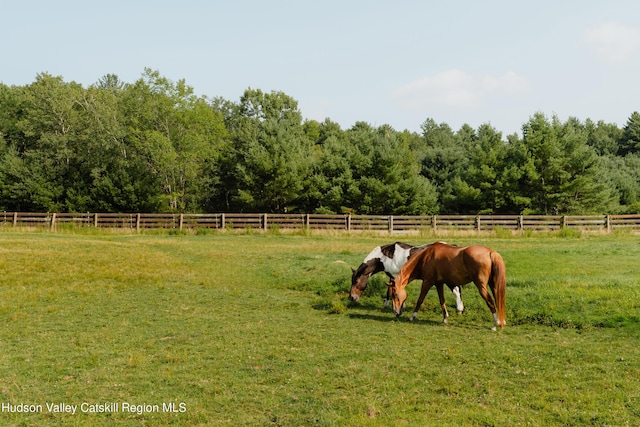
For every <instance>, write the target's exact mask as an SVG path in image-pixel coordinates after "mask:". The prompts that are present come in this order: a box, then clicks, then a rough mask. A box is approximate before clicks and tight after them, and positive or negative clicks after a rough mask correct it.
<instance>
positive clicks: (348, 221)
mask: <svg viewBox="0 0 640 427" xmlns="http://www.w3.org/2000/svg"><path fill="white" fill-rule="evenodd" d="M347 231H351V214H349V215H347Z"/></svg>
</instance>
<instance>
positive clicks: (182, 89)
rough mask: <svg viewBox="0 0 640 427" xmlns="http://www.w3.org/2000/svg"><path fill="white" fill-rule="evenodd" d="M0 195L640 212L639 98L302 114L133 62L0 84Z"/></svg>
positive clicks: (143, 208)
mask: <svg viewBox="0 0 640 427" xmlns="http://www.w3.org/2000/svg"><path fill="white" fill-rule="evenodd" d="M0 208H1V209H3V210H5V211H45V212H88V211H91V212H274V213H275V212H305V213H354V214H398V215H399V214H407V215H418V214H436V213H438V214H447V213H452V214H501V213H505V214H507V213H508V214H601V213H638V212H640V114H639V113H638V112H633V113H632V114H631V115H630V117H629V119H628V121H627V123H626V125H625V126H624V127H622V128H619V127H618V126H617V125H615V124H610V123H605V122H603V121H598V122H595V121H592V120H591V119H587V120H586V121H585V122H581V121H580V120H578V119H576V118H569V119H568V120H566V121H561V120H559V119H558V118H557V117H556V116H553V117H551V118H549V117H547V116H545V115H544V114H542V113H535V114H533V116H531V117H530V118H529V119H528V121H526V122H525V123H523V125H522V136H519V135H518V134H513V135H507V136H506V137H503V135H502V133H501V132H499V131H498V130H496V129H495V128H493V127H492V126H491V125H489V124H483V125H481V126H480V127H479V128H477V129H474V128H472V127H471V126H469V125H463V126H462V127H461V128H460V129H458V130H457V131H454V130H453V129H451V127H450V126H448V125H447V124H446V123H436V122H435V121H434V120H433V119H430V118H427V119H426V120H425V121H424V123H423V124H422V126H421V132H410V131H407V130H404V131H398V130H395V129H393V128H392V127H391V126H388V125H382V126H378V127H375V126H372V125H370V124H368V123H365V122H358V123H356V124H354V125H353V126H352V127H351V128H349V129H342V128H341V127H340V126H339V125H338V124H337V123H335V122H333V121H331V120H330V119H325V120H324V121H323V122H318V121H315V120H304V119H303V116H302V113H301V111H300V110H299V108H298V103H297V101H296V100H295V99H293V98H292V97H290V96H288V95H286V94H285V93H282V92H277V91H273V92H269V93H267V92H263V91H262V90H259V89H251V88H249V89H247V90H245V92H244V93H243V94H242V96H241V97H240V99H239V101H230V100H226V99H223V98H219V97H218V98H207V97H204V96H197V95H196V94H195V93H194V90H193V88H192V87H190V86H188V85H187V84H186V83H185V81H184V80H180V81H177V82H174V81H171V80H169V79H167V78H165V77H163V76H162V75H161V74H160V73H159V72H158V71H155V70H150V69H145V71H144V73H143V74H142V76H141V77H140V79H138V80H137V81H135V82H134V83H125V82H122V81H121V80H120V79H119V78H118V77H117V76H115V75H112V74H108V75H105V76H104V77H103V78H101V79H100V80H99V81H98V82H96V83H95V84H93V85H91V86H89V87H83V86H82V85H80V84H78V83H75V82H65V81H64V80H63V78H62V77H56V76H52V75H49V74H47V73H42V74H39V75H38V76H37V77H36V79H35V81H34V82H33V83H31V84H28V85H25V86H7V85H4V84H0Z"/></svg>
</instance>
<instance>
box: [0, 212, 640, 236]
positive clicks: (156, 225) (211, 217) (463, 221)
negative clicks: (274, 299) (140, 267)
mask: <svg viewBox="0 0 640 427" xmlns="http://www.w3.org/2000/svg"><path fill="white" fill-rule="evenodd" d="M65 224H73V225H75V226H78V227H95V228H119V229H130V230H136V231H140V230H143V229H176V230H194V229H258V230H270V229H282V230H285V229H286V230H301V229H311V230H345V231H367V230H368V231H389V232H406V231H419V230H429V229H431V230H442V231H449V230H469V231H491V230H496V229H504V230H512V231H524V230H533V231H553V230H560V229H562V228H572V229H577V230H585V231H604V232H611V231H613V230H621V229H627V230H633V231H640V214H635V215H423V216H409V215H321V214H265V213H248V214H240V213H214V214H146V213H26V212H4V213H3V214H1V216H0V226H2V227H49V228H50V229H56V227H58V226H63V225H65Z"/></svg>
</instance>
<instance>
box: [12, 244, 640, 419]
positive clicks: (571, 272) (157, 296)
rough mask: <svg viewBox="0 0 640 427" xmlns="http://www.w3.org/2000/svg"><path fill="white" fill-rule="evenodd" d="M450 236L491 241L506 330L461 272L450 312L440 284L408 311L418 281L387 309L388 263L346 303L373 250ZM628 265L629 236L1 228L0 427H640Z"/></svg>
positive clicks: (638, 328)
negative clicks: (499, 268)
mask: <svg viewBox="0 0 640 427" xmlns="http://www.w3.org/2000/svg"><path fill="white" fill-rule="evenodd" d="M442 238H445V239H446V240H447V241H448V242H450V243H453V244H458V245H466V244H471V243H479V244H483V245H486V246H489V247H491V248H493V249H495V250H496V251H498V252H500V253H501V254H502V256H503V258H504V260H505V262H506V266H507V326H506V327H505V328H504V330H499V331H497V332H493V331H491V330H490V328H491V325H492V320H491V315H490V312H489V310H488V309H487V307H486V306H485V304H484V301H483V300H482V299H481V297H480V296H479V294H478V292H477V290H476V289H475V287H474V286H473V285H467V286H465V288H464V290H463V294H462V296H463V299H464V303H465V307H466V311H465V313H464V314H462V315H456V314H455V310H454V309H453V307H455V306H454V300H453V295H452V294H451V293H450V292H449V290H446V291H445V292H446V294H445V295H446V298H447V304H448V306H449V308H450V312H452V314H451V318H450V319H449V323H448V324H447V325H443V324H442V323H441V318H442V317H441V310H440V307H439V305H438V299H437V295H436V292H435V289H432V290H431V292H430V293H429V294H428V295H427V298H426V300H425V303H424V304H423V307H422V309H421V311H420V313H419V315H418V318H417V319H416V321H414V322H409V321H408V317H409V315H410V313H411V310H410V307H412V305H413V304H415V301H416V299H417V295H418V291H419V283H418V282H413V283H411V284H410V285H409V286H408V288H407V289H408V290H409V298H408V300H407V304H408V308H407V310H406V312H405V314H404V315H403V316H402V317H401V318H399V319H396V318H395V316H394V315H393V313H392V312H391V310H390V309H386V310H382V309H381V305H382V298H381V296H382V294H383V292H384V291H385V289H386V286H385V285H384V280H383V278H382V277H374V278H372V280H371V281H370V284H369V288H368V289H367V290H366V291H365V293H364V295H363V298H362V299H361V300H360V302H359V303H349V302H348V298H347V295H348V290H349V287H350V275H351V270H350V267H357V266H358V264H359V263H360V262H361V261H362V259H363V258H364V256H365V255H366V254H367V253H368V252H369V251H370V250H371V249H372V248H373V247H374V246H376V245H379V244H382V243H390V242H392V241H394V240H402V241H407V242H409V243H428V242H431V241H434V240H438V239H442ZM638 260H640V237H639V236H637V235H636V236H634V235H625V234H621V235H597V236H596V235H579V234H570V235H569V236H564V237H563V236H562V235H561V234H553V235H530V236H524V237H517V238H516V237H510V236H503V237H489V236H469V235H466V236H455V235H451V236H446V237H442V236H439V237H437V238H436V237H433V236H428V235H427V236H411V237H398V236H388V235H373V234H371V235H366V234H351V235H348V234H337V233H336V234H332V233H325V234H317V235H316V234H311V235H309V234H307V235H304V234H302V233H301V234H289V235H287V234H280V233H276V232H273V233H264V234H259V233H249V232H246V233H227V232H220V233H213V234H206V235H184V234H178V235H168V234H144V233H143V234H135V235H129V234H118V233H108V232H100V233H95V234H92V233H81V232H73V231H66V232H62V233H48V232H34V233H21V232H13V231H12V232H8V231H4V232H0V271H1V273H2V280H1V281H0V323H1V327H0V405H2V411H1V412H0V424H1V425H9V426H31V425H44V424H46V425H54V426H55V425H75V426H85V425H86V426H100V425H125V426H127V425H129V426H138V425H149V426H165V425H176V426H186V425H189V426H199V425H201V426H205V425H207V426H209V425H233V426H239V425H243V426H244V425H246V426H255V425H265V426H297V425H305V426H311V425H319V426H392V425H399V426H403V425H418V426H429V425H433V426H446V425H465V426H493V425H518V426H521V425H530V426H554V425H557V426H560V425H563V426H566V425H579V426H638V425H640V386H639V384H640V382H639V381H640V351H639V350H638V348H639V346H640V268H639V263H638ZM54 404H55V405H59V404H62V405H60V406H53V405H54ZM19 405H23V406H19ZM38 405H40V406H38ZM64 405H68V406H64ZM74 405H75V406H76V412H75V413H72V412H71V411H72V409H73V406H74ZM55 408H59V409H61V410H62V412H54V409H55ZM18 409H22V411H18ZM27 409H30V410H33V411H34V412H24V411H25V410H27ZM39 409H40V410H39Z"/></svg>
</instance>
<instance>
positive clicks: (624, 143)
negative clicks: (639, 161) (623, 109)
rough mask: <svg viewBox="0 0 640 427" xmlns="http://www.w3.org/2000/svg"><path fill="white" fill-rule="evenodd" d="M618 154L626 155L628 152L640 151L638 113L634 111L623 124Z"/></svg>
mask: <svg viewBox="0 0 640 427" xmlns="http://www.w3.org/2000/svg"><path fill="white" fill-rule="evenodd" d="M619 146H620V150H619V151H618V154H619V155H621V156H626V155H627V154H629V153H640V113H638V112H637V111H635V112H634V113H633V114H631V116H630V117H629V119H628V120H627V124H626V125H625V127H624V129H623V131H622V138H621V139H620V144H619Z"/></svg>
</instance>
